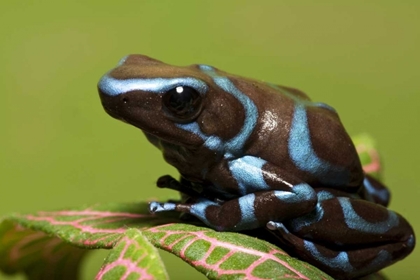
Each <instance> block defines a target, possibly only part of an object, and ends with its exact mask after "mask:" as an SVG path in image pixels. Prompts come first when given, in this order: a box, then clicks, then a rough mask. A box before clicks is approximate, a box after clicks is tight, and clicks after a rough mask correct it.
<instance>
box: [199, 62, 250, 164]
mask: <svg viewBox="0 0 420 280" xmlns="http://www.w3.org/2000/svg"><path fill="white" fill-rule="evenodd" d="M199 67H200V69H201V70H202V71H203V72H204V73H206V74H207V75H209V76H210V77H212V78H213V81H214V83H215V84H216V85H217V86H219V87H220V88H221V89H223V90H224V91H225V92H227V93H229V94H231V95H232V96H234V97H235V98H236V99H237V100H238V101H239V102H240V103H241V104H242V106H243V109H244V112H245V120H244V124H243V126H242V127H241V130H240V131H239V133H238V134H237V135H235V136H234V137H233V138H232V139H230V140H228V141H226V143H225V148H224V149H225V151H227V152H228V153H226V155H230V156H234V155H235V154H242V149H243V147H244V145H245V143H246V141H247V140H248V138H249V136H250V135H251V133H252V132H253V131H254V128H255V126H256V125H257V120H258V109H257V106H255V104H254V102H253V101H252V100H251V99H250V98H249V97H248V96H247V95H245V94H244V93H243V92H241V91H240V90H239V89H238V88H237V87H236V86H235V85H234V84H233V83H232V82H231V81H230V80H229V78H227V77H223V76H219V75H218V74H217V73H216V71H215V70H214V68H213V67H211V66H208V65H200V66H199Z"/></svg>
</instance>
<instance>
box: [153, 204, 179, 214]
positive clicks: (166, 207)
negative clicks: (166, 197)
mask: <svg viewBox="0 0 420 280" xmlns="http://www.w3.org/2000/svg"><path fill="white" fill-rule="evenodd" d="M176 205H177V204H176V203H173V202H164V203H160V202H157V201H152V202H150V203H149V211H150V213H152V214H154V213H158V212H167V211H175V210H176Z"/></svg>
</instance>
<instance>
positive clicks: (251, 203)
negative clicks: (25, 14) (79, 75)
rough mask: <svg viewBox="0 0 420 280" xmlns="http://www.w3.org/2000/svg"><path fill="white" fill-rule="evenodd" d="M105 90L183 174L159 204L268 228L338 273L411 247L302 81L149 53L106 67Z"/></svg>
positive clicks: (222, 223)
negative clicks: (168, 60) (284, 81)
mask: <svg viewBox="0 0 420 280" xmlns="http://www.w3.org/2000/svg"><path fill="white" fill-rule="evenodd" d="M98 91H99V95H100V99H101V102H102V105H103V108H104V109H105V111H106V112H107V113H108V114H109V115H110V116H112V117H113V118H116V119H118V120H120V121H123V122H125V123H128V124H130V125H132V126H135V127H137V128H139V129H140V130H141V131H142V132H143V133H144V135H145V136H146V138H147V140H148V141H149V142H150V143H151V144H153V145H154V146H155V147H157V148H158V149H159V150H160V151H161V152H162V154H163V158H164V159H165V161H166V162H167V163H169V164H170V165H172V166H174V167H175V168H176V169H177V170H178V172H179V174H180V179H176V178H174V177H172V176H170V175H164V176H162V177H160V178H159V179H158V180H157V186H158V187H160V188H168V189H172V190H175V191H178V192H180V193H181V199H180V200H176V201H174V200H172V201H166V202H158V201H152V202H150V204H149V208H150V212H151V213H154V214H157V213H160V212H168V211H176V212H179V213H181V214H183V215H187V216H192V217H195V218H196V219H198V220H199V221H201V222H202V223H204V224H205V225H206V226H208V227H210V228H212V229H214V230H217V231H230V232H243V231H247V230H253V229H261V228H262V229H265V230H267V231H268V232H270V233H271V234H272V235H273V236H274V237H275V240H276V243H278V244H279V246H280V247H281V248H283V249H285V250H286V251H287V252H288V253H289V254H290V255H291V256H294V257H297V258H299V259H301V260H303V261H306V262H308V263H310V264H312V265H314V266H316V267H318V268H320V269H321V270H323V271H325V272H326V273H328V274H329V275H331V276H333V277H334V278H337V279H352V278H357V277H362V276H364V275H368V274H371V273H374V272H376V271H379V270H381V269H382V268H384V267H387V266H389V265H391V264H393V263H395V262H397V261H399V260H401V259H403V258H404V257H406V256H407V255H409V254H410V253H411V252H412V251H413V249H414V246H415V235H414V231H413V229H412V227H411V225H410V224H409V223H408V221H407V220H406V219H405V218H404V217H402V216H401V215H400V214H398V213H396V212H394V211H392V210H390V209H388V208H387V206H388V203H389V200H390V192H389V190H388V188H387V187H386V186H385V185H384V184H382V183H381V182H380V181H379V180H377V179H375V178H373V177H372V176H369V175H368V174H365V173H364V171H363V168H362V165H361V162H360V159H359V157H358V154H357V152H356V149H355V147H354V144H353V142H352V140H351V138H350V137H349V135H348V134H347V132H346V130H345V128H344V126H343V124H342V123H341V121H340V118H339V116H338V114H337V112H336V110H335V109H334V108H333V107H331V106H329V105H327V104H325V103H322V102H314V101H312V100H311V99H310V98H309V97H308V96H307V95H306V94H305V93H304V92H303V91H300V90H298V89H295V88H292V87H287V86H281V85H277V84H272V83H269V82H264V81H259V80H256V79H251V78H245V77H241V76H237V75H233V74H229V73H227V72H224V71H222V70H219V69H217V68H215V67H213V66H209V65H206V64H194V65H190V66H173V65H169V64H165V63H163V62H161V61H159V60H156V59H153V58H151V57H148V56H145V55H139V54H133V55H128V56H126V57H124V58H123V59H121V60H120V62H119V63H118V65H117V67H115V68H114V69H112V70H111V71H109V72H107V73H106V74H105V75H103V76H102V78H101V79H100V81H99V83H98ZM157 215H158V214H157Z"/></svg>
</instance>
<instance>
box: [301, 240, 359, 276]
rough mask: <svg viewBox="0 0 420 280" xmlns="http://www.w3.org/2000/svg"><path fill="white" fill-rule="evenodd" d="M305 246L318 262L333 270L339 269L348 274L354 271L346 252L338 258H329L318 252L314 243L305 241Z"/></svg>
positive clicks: (341, 253)
mask: <svg viewBox="0 0 420 280" xmlns="http://www.w3.org/2000/svg"><path fill="white" fill-rule="evenodd" d="M303 245H304V246H305V248H306V250H308V252H310V253H311V254H312V256H313V257H314V258H315V259H316V260H317V261H319V262H321V263H323V264H325V265H327V266H329V267H331V268H333V269H339V270H341V271H344V272H347V273H349V272H352V271H353V270H354V268H353V266H352V265H351V264H350V261H349V256H348V255H347V253H346V252H340V253H339V254H338V255H337V256H336V257H334V258H328V257H325V256H324V255H322V254H321V253H320V252H319V251H318V249H317V248H316V246H315V244H314V243H313V242H310V241H307V240H304V241H303Z"/></svg>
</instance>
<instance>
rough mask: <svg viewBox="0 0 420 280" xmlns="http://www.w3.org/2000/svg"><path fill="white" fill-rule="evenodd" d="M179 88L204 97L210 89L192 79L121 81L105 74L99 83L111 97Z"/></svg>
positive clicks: (163, 91)
mask: <svg viewBox="0 0 420 280" xmlns="http://www.w3.org/2000/svg"><path fill="white" fill-rule="evenodd" d="M177 86H189V87H192V88H194V89H195V90H196V91H198V92H199V93H201V94H203V95H204V94H205V93H206V92H207V89H208V87H207V84H206V83H205V82H203V81H201V80H198V79H195V78H191V77H185V78H150V79H149V78H148V79H124V80H119V79H115V78H113V77H111V76H109V75H108V74H105V75H104V76H103V77H102V78H101V79H100V80H99V83H98V87H99V88H100V90H101V91H102V92H103V93H105V94H107V95H110V96H116V95H120V94H124V93H127V92H130V91H135V90H141V91H147V92H154V93H165V92H167V91H168V90H171V89H173V88H176V87H177Z"/></svg>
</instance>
